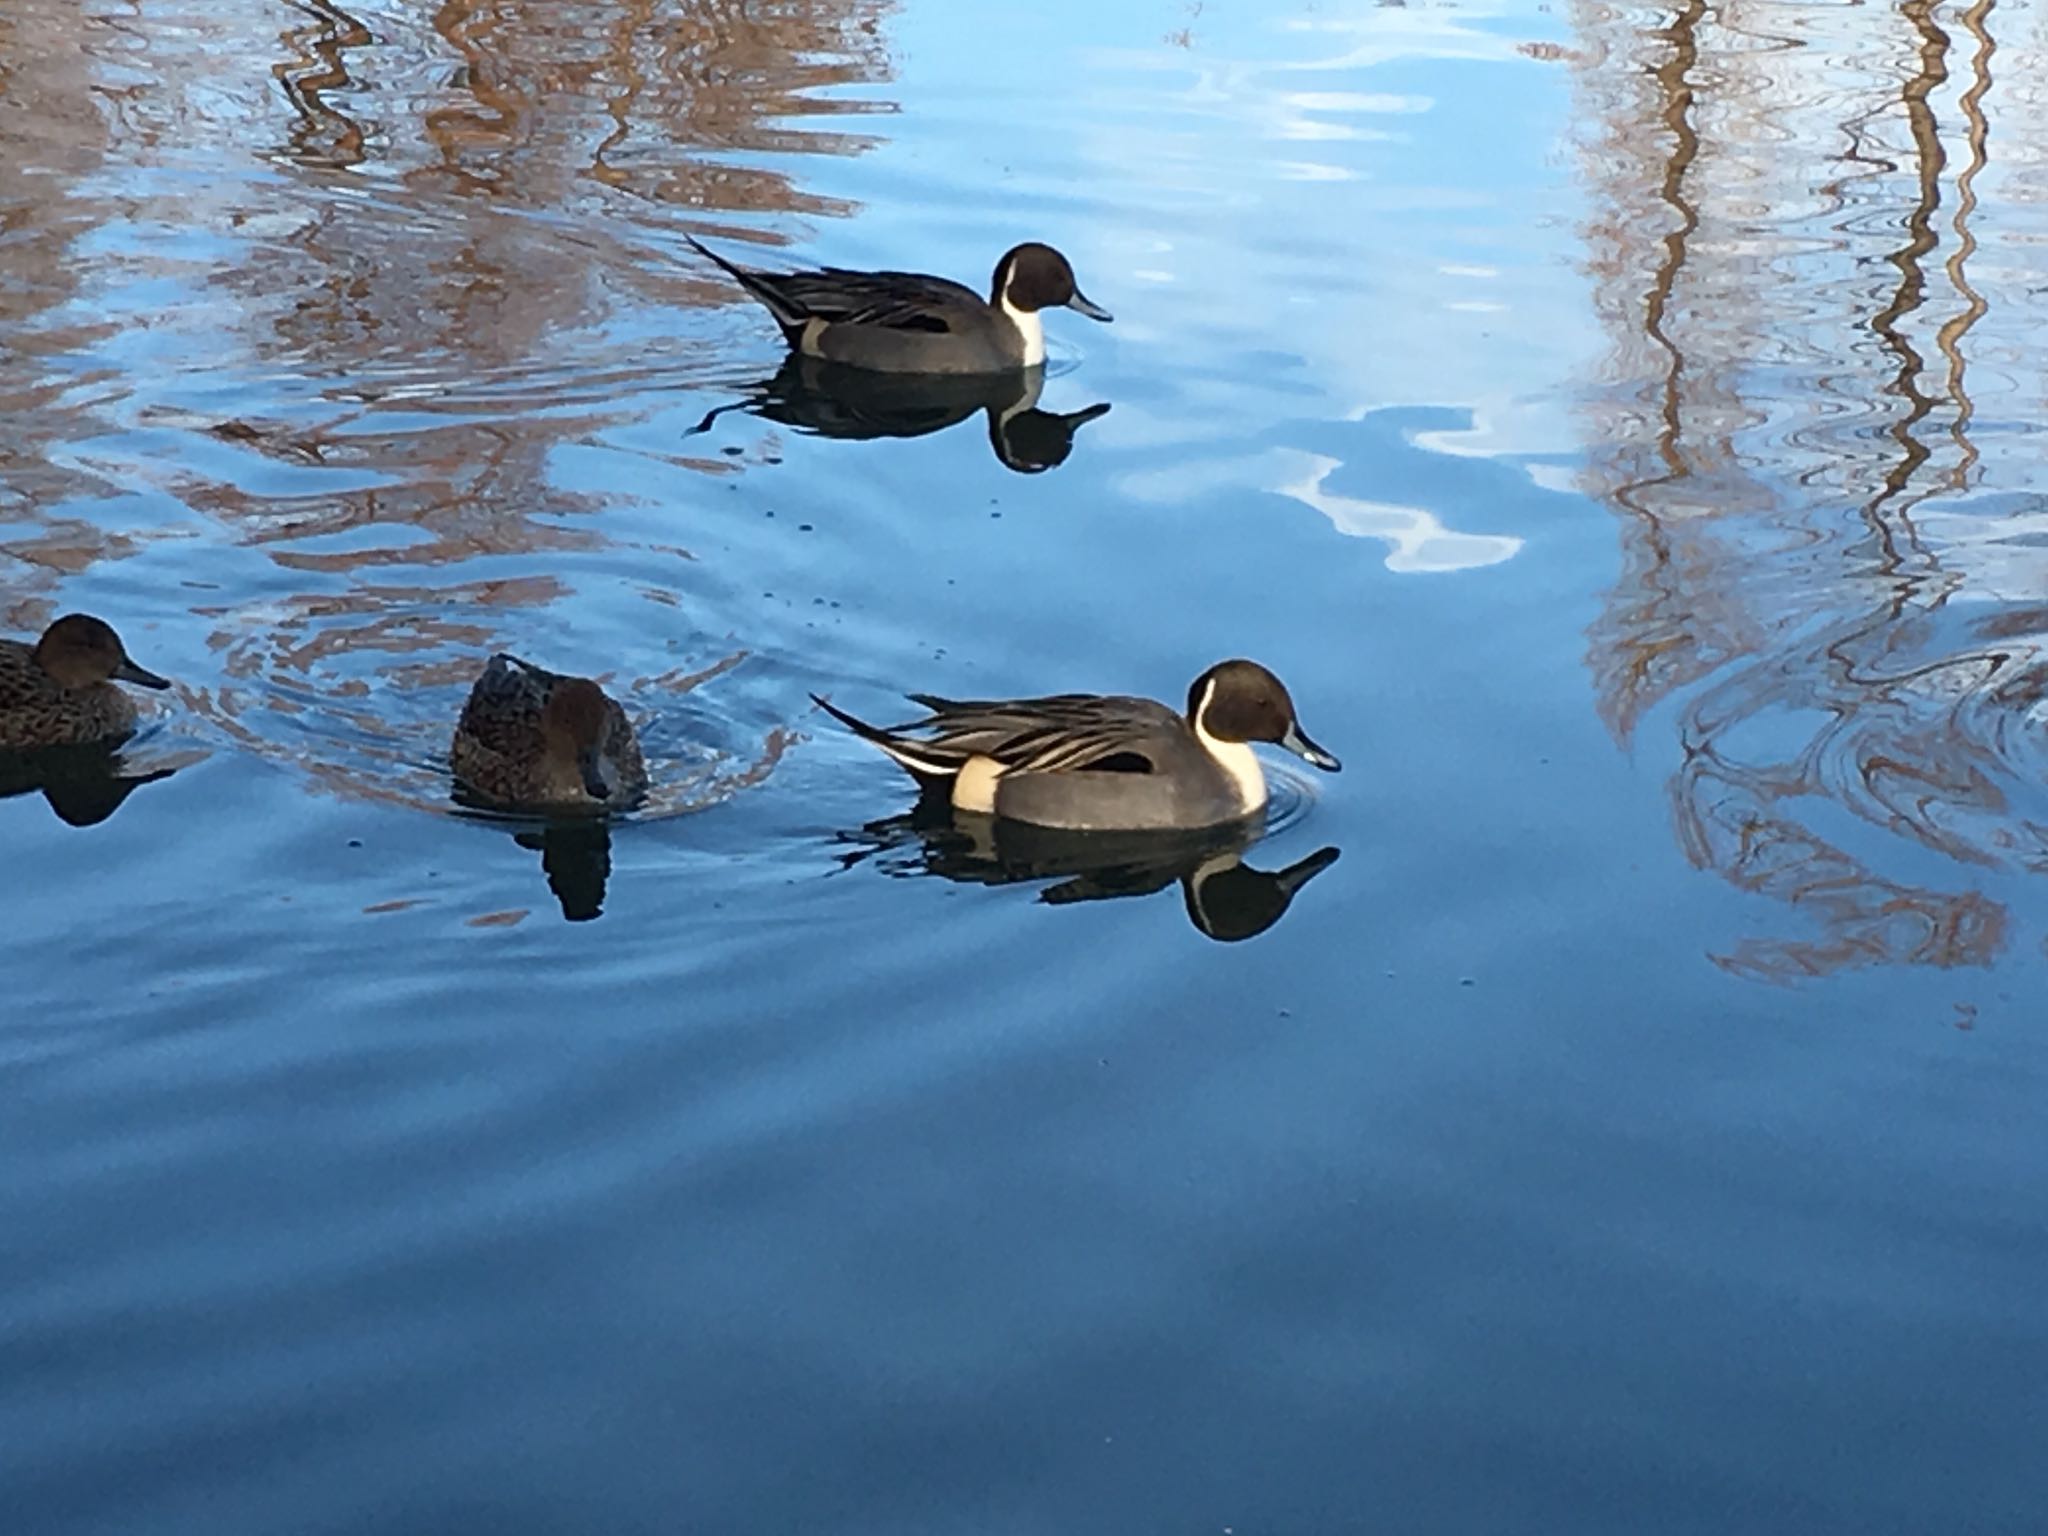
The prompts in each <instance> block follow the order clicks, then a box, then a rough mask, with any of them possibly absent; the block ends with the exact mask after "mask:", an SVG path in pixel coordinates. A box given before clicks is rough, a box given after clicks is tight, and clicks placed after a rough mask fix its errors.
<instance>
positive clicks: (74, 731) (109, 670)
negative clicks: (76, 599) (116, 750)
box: [0, 613, 171, 748]
mask: <svg viewBox="0 0 2048 1536" xmlns="http://www.w3.org/2000/svg"><path fill="white" fill-rule="evenodd" d="M117 682H118V683H132V684H134V685H135V686H136V687H138V688H157V689H162V688H168V687H170V686H171V685H170V683H169V682H168V681H167V680H166V679H164V678H161V677H158V676H157V675H156V674H155V673H154V672H151V671H148V670H147V669H145V668H143V667H139V666H137V665H136V664H135V663H134V662H133V661H131V660H130V659H129V656H128V650H127V648H126V647H125V646H124V645H122V644H121V637H120V636H119V635H117V634H115V633H114V627H113V626H112V625H111V624H109V623H107V622H106V621H105V620H104V619H96V618H94V617H93V616H92V615H91V614H87V613H67V614H66V615H64V617H63V618H61V619H58V620H57V621H56V622H55V623H54V624H52V625H51V626H50V627H49V628H48V629H46V630H44V631H43V633H42V638H40V639H39V640H37V641H36V643H35V644H34V645H30V644H28V643H26V642H25V641H21V640H0V747H11V748H23V747H53V746H76V745H79V744H81V743H85V742H96V741H113V740H118V739H119V738H121V737H123V736H127V735H130V734H132V733H133V732H134V730H135V721H136V711H135V701H134V700H133V699H131V698H129V697H128V695H127V694H126V693H124V692H122V691H121V690H120V689H119V688H116V687H115V686H114V684H115V683H117Z"/></svg>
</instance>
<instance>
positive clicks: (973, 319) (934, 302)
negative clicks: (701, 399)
mask: <svg viewBox="0 0 2048 1536" xmlns="http://www.w3.org/2000/svg"><path fill="white" fill-rule="evenodd" d="M684 238H685V239H688V238H689V237H688V236H685V237H684ZM690 244H691V246H692V247H693V248H694V249H695V250H696V251H697V252H698V254H699V255H701V256H704V257H705V258H706V259H708V260H710V261H714V262H716V263H717V264H718V265H719V266H721V267H723V268H724V269H725V270H726V271H727V272H728V273H730V274H731V275H732V277H733V280H734V281H735V282H737V283H738V284H739V285H740V286H741V287H742V288H744V289H746V290H747V292H748V293H750V294H752V295H753V296H754V297H755V298H756V299H758V300H759V301H760V302H761V304H762V306H763V307H764V308H766V309H767V311H768V313H769V314H771V315H773V316H774V317H775V323H776V324H777V325H779V326H781V327H782V335H783V339H784V340H786V341H787V342H788V343H789V346H790V350H791V351H793V352H798V353H801V354H802V355H803V356H805V357H817V358H823V359H825V360H826V361H827V362H833V363H844V364H846V365H848V366H849V367H854V368H872V369H876V370H878V371H880V372H883V373H1009V372H1013V371H1014V370H1016V369H1019V368H1036V367H1039V366H1040V365H1042V364H1043V363H1044V362H1045V326H1044V324H1043V323H1042V322H1041V321H1040V319H1039V313H1040V311H1042V310H1046V309H1054V308H1058V307H1061V306H1064V307H1065V308H1067V309H1072V310H1077V311H1079V312H1080V313H1081V314H1084V315H1086V316H1087V317H1088V318H1089V319H1091V320H1102V321H1107V320H1108V319H1109V318H1110V314H1109V311H1108V310H1106V309H1104V308H1102V306H1101V305H1099V304H1096V303H1094V302H1093V301H1092V300H1090V299H1089V298H1088V297H1087V296H1086V295H1085V294H1083V293H1082V292H1081V290H1080V288H1079V287H1078V286H1077V285H1076V283H1075V281H1074V269H1073V267H1072V266H1071V265H1070V264H1069V263H1068V261H1067V258H1066V257H1064V256H1062V255H1061V254H1060V253H1059V252H1058V251H1056V250H1054V249H1053V248H1052V247H1051V246H1049V245H1041V244H1039V243H1038V242H1036V241H1029V242H1026V243H1025V244H1023V245H1020V246H1016V247H1014V248H1012V249H1011V250H1009V251H1007V252H1005V253H1004V255H1003V259H1002V260H1001V261H999V262H997V263H996V271H995V279H994V282H993V283H992V284H991V286H990V288H989V296H988V297H987V298H986V299H984V298H982V296H981V295H980V294H978V293H976V292H975V291H974V290H973V289H971V288H968V287H965V286H963V285H962V284H959V283H956V282H953V281H952V280H950V279H948V278H943V277H927V276H925V275H924V274H922V273H918V272H850V271H847V270H846V269H844V268H842V267H824V268H821V269H819V270H817V271H811V272H757V271H755V270H754V269H752V268H751V267H742V266H740V265H739V264H738V263H736V262H732V261H728V260H726V258H725V257H723V256H721V255H719V254H718V253H717V252H716V251H714V250H711V249H709V248H708V247H706V246H704V245H702V244H700V243H699V242H698V241H696V240H694V239H693V240H690Z"/></svg>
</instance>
